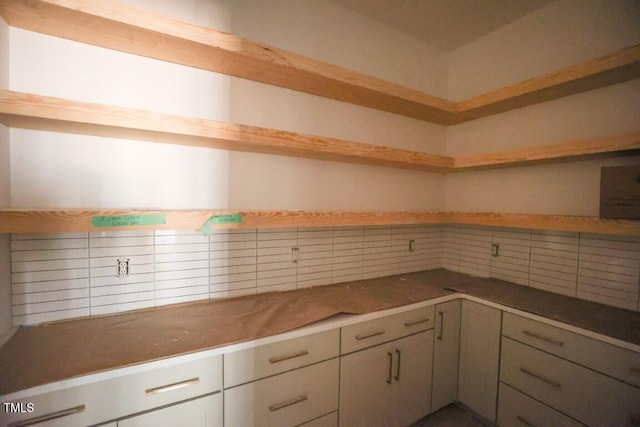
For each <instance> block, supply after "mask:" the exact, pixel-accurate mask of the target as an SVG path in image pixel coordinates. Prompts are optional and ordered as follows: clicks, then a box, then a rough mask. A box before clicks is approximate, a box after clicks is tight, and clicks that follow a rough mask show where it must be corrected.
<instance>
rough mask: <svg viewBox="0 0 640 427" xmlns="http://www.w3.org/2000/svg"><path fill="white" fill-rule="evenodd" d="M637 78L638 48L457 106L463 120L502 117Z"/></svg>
mask: <svg viewBox="0 0 640 427" xmlns="http://www.w3.org/2000/svg"><path fill="white" fill-rule="evenodd" d="M638 77H640V44H637V45H634V46H630V47H627V48H624V49H620V50H618V51H616V52H613V53H610V54H607V55H603V56H600V57H597V58H593V59H590V60H588V61H585V62H582V63H578V64H572V65H569V66H566V67H563V68H560V69H559V70H556V71H553V72H551V73H548V74H545V75H542V76H538V77H534V78H531V79H528V80H524V81H522V82H519V83H516V84H514V85H510V86H505V87H503V88H500V89H497V90H494V91H490V92H487V93H483V94H481V95H478V96H475V97H472V98H469V99H467V100H464V101H461V102H458V104H457V107H456V111H457V112H458V113H459V114H460V115H461V116H462V117H464V118H465V119H466V120H475V119H478V118H482V117H486V116H490V115H493V114H498V113H502V112H505V111H509V110H513V109H516V108H522V107H526V106H529V105H534V104H538V103H541V102H546V101H550V100H554V99H558V98H562V97H565V96H569V95H574V94H577V93H582V92H586V91H589V90H593V89H598V88H600V87H604V86H609V85H613V84H617V83H623V82H625V81H628V80H632V79H636V78H638Z"/></svg>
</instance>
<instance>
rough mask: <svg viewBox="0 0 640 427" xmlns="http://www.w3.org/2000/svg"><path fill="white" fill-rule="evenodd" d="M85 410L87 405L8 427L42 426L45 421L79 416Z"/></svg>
mask: <svg viewBox="0 0 640 427" xmlns="http://www.w3.org/2000/svg"><path fill="white" fill-rule="evenodd" d="M85 409H86V406H85V405H80V406H76V407H74V408H69V409H63V410H62V411H57V412H52V413H50V414H46V415H40V416H39V417H34V418H30V419H28V420H24V421H15V422H13V423H11V424H9V426H8V427H25V426H32V425H34V424H40V423H43V422H45V421H51V420H55V419H57V418H62V417H66V416H69V415H73V414H79V413H80V412H84V410H85Z"/></svg>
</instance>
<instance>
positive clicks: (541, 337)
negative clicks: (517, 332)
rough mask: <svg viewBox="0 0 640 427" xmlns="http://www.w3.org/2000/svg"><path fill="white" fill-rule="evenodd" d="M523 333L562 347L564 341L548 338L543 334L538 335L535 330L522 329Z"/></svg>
mask: <svg viewBox="0 0 640 427" xmlns="http://www.w3.org/2000/svg"><path fill="white" fill-rule="evenodd" d="M522 333H523V334H525V335H528V336H530V337H533V338H537V339H539V340H542V341H545V342H548V343H549V344H553V345H557V346H558V347H562V346H563V345H564V343H563V342H562V341H558V340H554V339H553V338H548V337H545V336H543V335H538V334H536V333H535V332H531V331H527V330H526V329H523V330H522Z"/></svg>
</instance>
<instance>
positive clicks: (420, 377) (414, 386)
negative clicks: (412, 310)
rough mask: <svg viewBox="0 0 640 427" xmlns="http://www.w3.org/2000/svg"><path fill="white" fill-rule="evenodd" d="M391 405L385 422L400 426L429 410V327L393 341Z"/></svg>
mask: <svg viewBox="0 0 640 427" xmlns="http://www.w3.org/2000/svg"><path fill="white" fill-rule="evenodd" d="M393 344H394V346H395V349H394V353H395V356H396V358H395V359H396V360H395V364H394V365H395V366H394V367H393V368H394V373H393V388H392V393H393V402H394V405H393V408H392V413H391V420H390V422H389V424H388V425H393V426H399V427H404V426H408V425H411V424H413V423H414V422H416V421H418V420H419V419H420V418H422V417H424V416H426V415H427V414H428V413H429V409H430V407H431V373H432V370H433V359H432V354H433V353H432V351H433V350H432V349H433V330H430V331H426V332H421V333H419V334H416V335H411V336H409V337H406V338H403V339H400V340H398V341H395V342H394V343H393Z"/></svg>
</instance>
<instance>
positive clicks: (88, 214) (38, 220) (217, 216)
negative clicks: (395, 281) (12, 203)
mask: <svg viewBox="0 0 640 427" xmlns="http://www.w3.org/2000/svg"><path fill="white" fill-rule="evenodd" d="M411 224H415V225H418V224H469V225H482V226H492V227H514V228H529V229H537V230H559V231H573V232H582V233H598V234H621V235H633V236H640V221H632V220H616V219H603V218H598V217H587V216H564V215H529V214H509V213H488V212H431V211H366V212H365V211H284V210H283V211H260V210H242V211H230V210H194V211H187V210H153V211H151V210H81V209H77V210H76V209H71V210H47V209H5V210H0V233H62V232H78V231H82V232H87V231H92V232H95V231H123V230H161V229H162V230H194V229H202V230H203V232H207V230H208V229H234V228H283V227H329V226H365V225H411Z"/></svg>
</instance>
